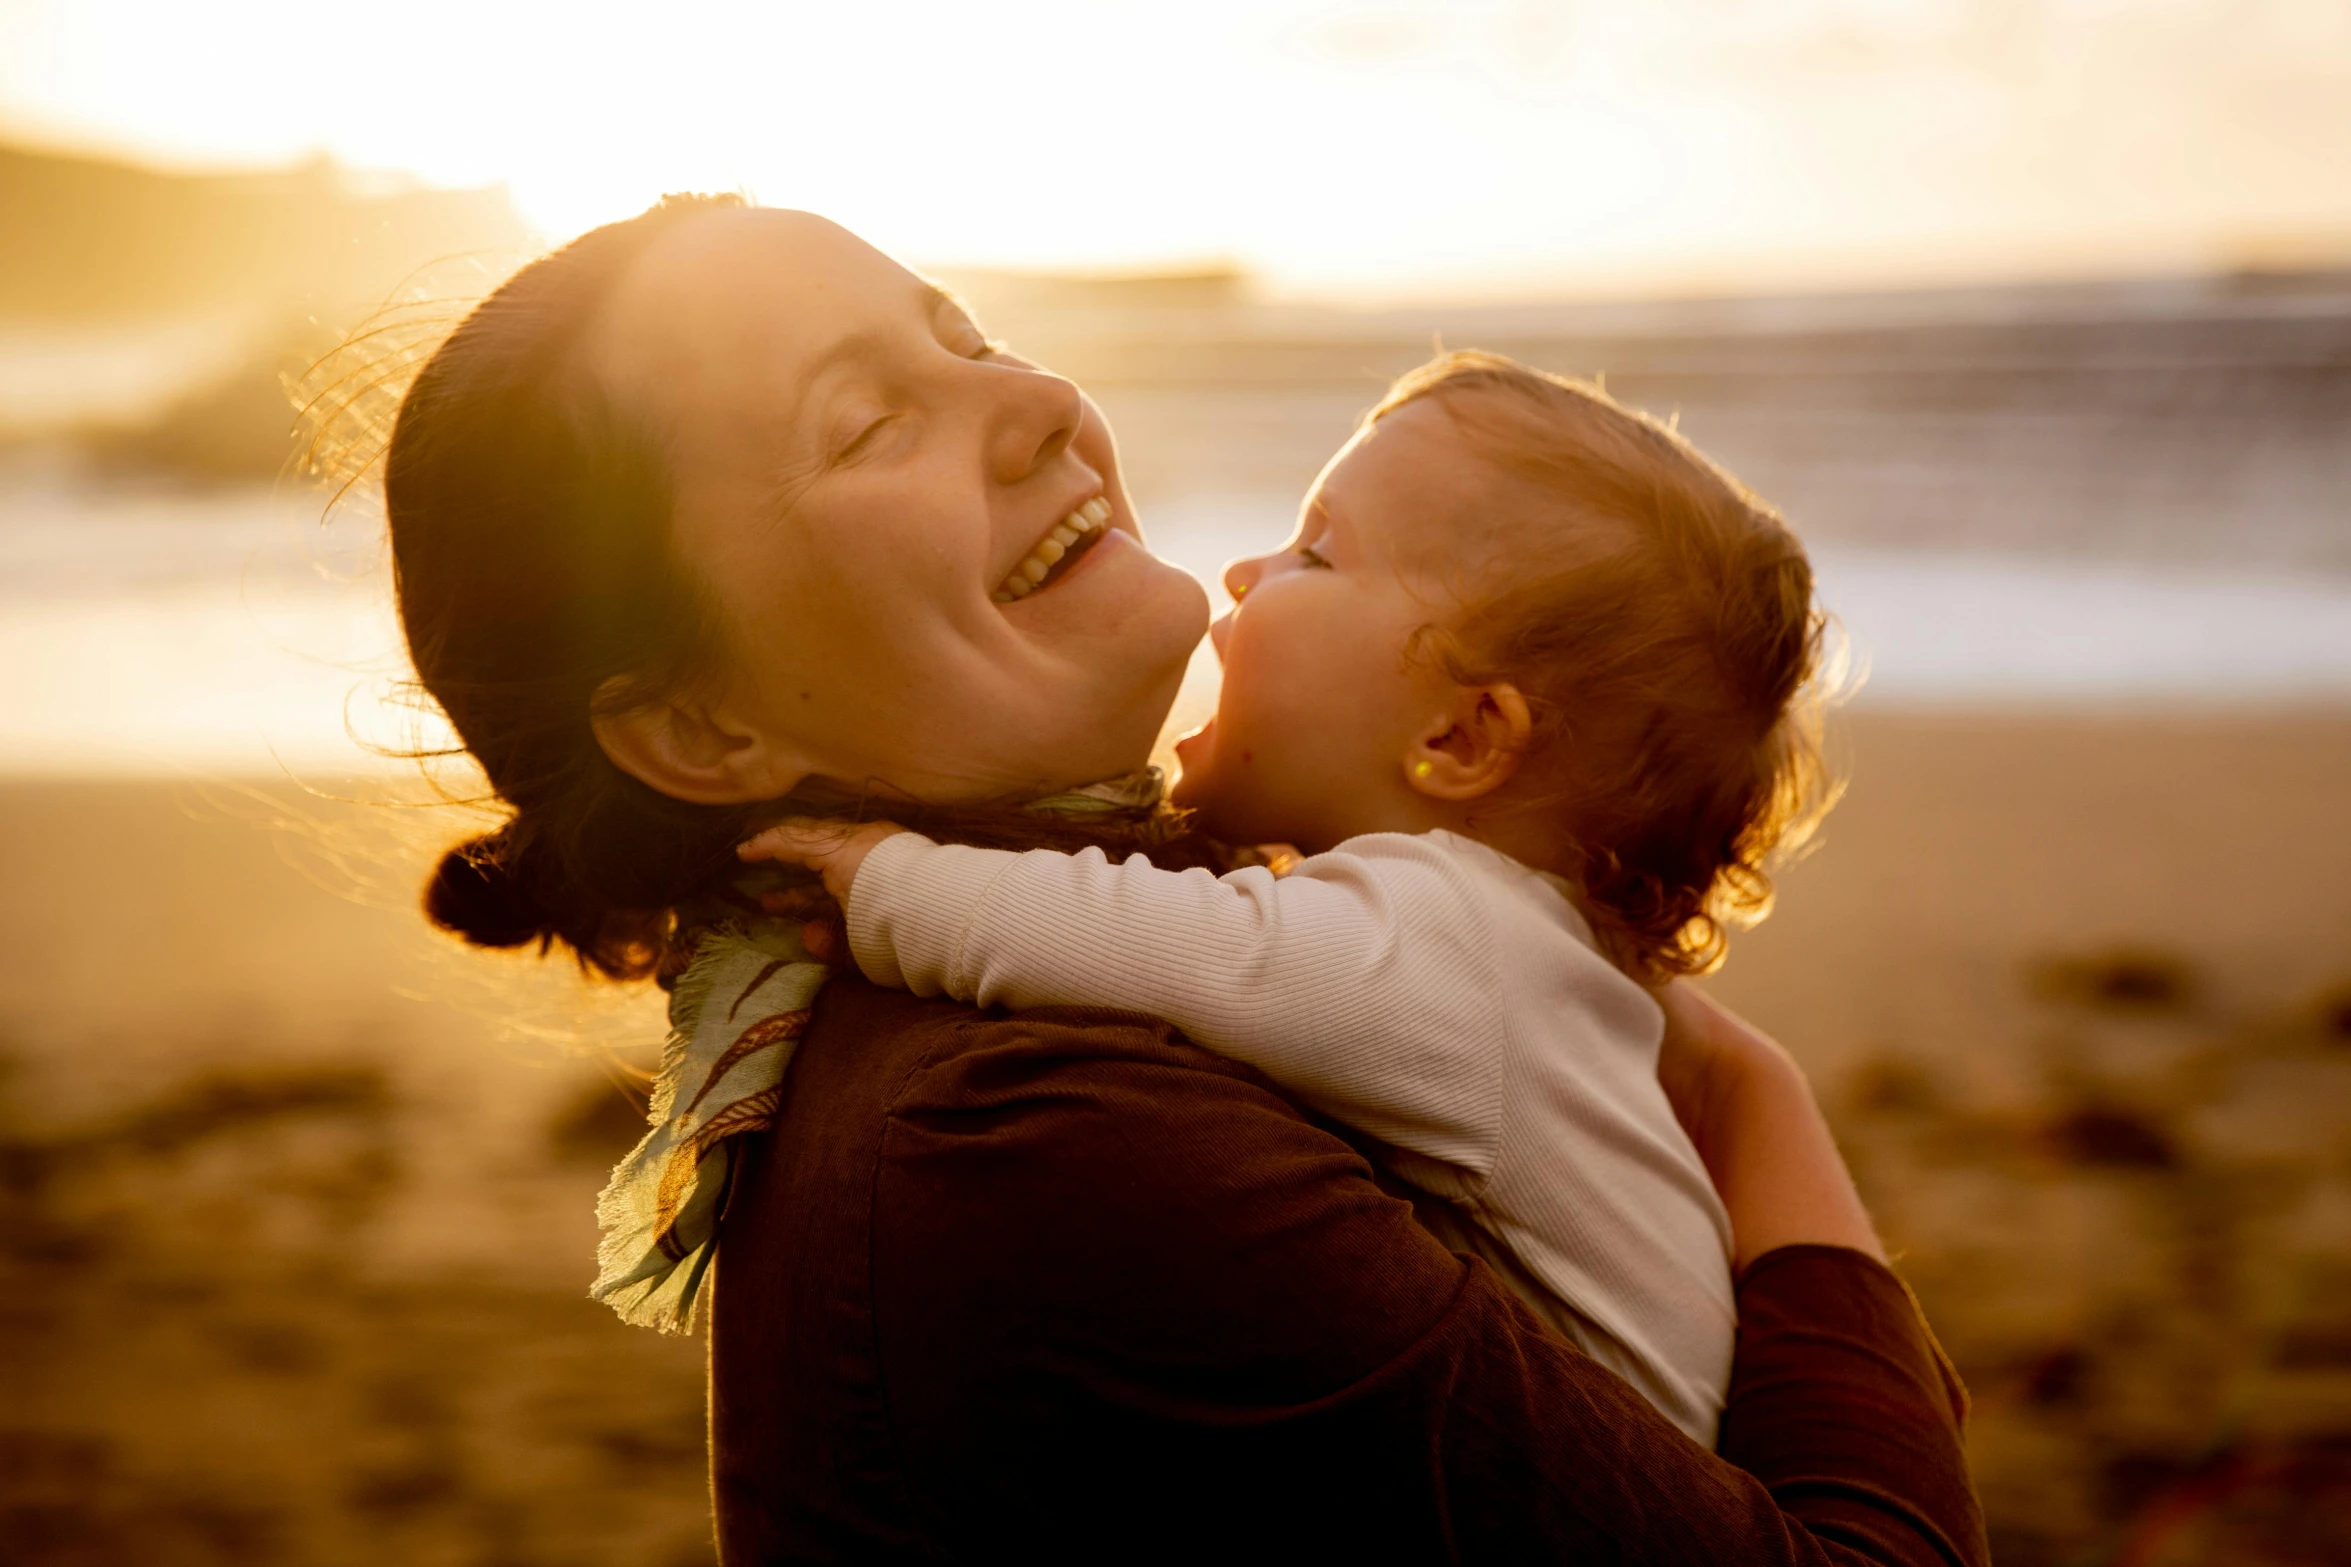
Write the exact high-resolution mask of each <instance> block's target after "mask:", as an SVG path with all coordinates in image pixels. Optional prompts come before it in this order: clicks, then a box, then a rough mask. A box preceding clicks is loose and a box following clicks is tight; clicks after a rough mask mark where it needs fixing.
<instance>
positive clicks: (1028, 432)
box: [989, 367, 1086, 484]
mask: <svg viewBox="0 0 2351 1567" xmlns="http://www.w3.org/2000/svg"><path fill="white" fill-rule="evenodd" d="M1002 377H1003V378H1002V380H1001V381H1000V382H998V384H997V397H998V398H999V402H998V404H997V407H996V419H995V430H994V432H993V436H992V439H991V441H990V448H991V449H990V451H989V464H990V466H991V467H992V468H993V469H994V470H995V475H996V480H997V482H998V483H1000V484H1018V483H1019V482H1020V481H1021V480H1023V479H1025V478H1027V477H1028V476H1029V475H1030V474H1032V473H1035V472H1036V471H1037V470H1039V469H1040V468H1043V467H1044V466H1045V465H1046V464H1048V463H1050V462H1051V461H1053V459H1054V458H1056V457H1058V456H1060V455H1061V454H1062V452H1063V451H1065V450H1067V449H1068V447H1069V443H1070V442H1071V441H1072V440H1073V439H1075V438H1076V436H1077V433H1078V429H1079V427H1080V426H1081V425H1083V424H1084V423H1085V421H1086V402H1085V398H1084V396H1083V395H1082V394H1080V392H1079V391H1078V388H1077V383H1076V382H1074V381H1071V380H1068V379H1065V378H1064V377H1062V376H1058V375H1055V374H1053V373H1052V372H1051V371H1048V370H1034V369H1029V368H1026V367H1022V368H1017V369H1015V368H1011V367H1005V369H1004V370H1003V371H1002Z"/></svg>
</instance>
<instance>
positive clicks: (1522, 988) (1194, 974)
mask: <svg viewBox="0 0 2351 1567" xmlns="http://www.w3.org/2000/svg"><path fill="white" fill-rule="evenodd" d="M1225 580H1226V584H1227V586H1228V587H1229V588H1230V590H1231V592H1232V595H1233V597H1234V599H1235V600H1236V601H1238V602H1237V605H1236V607H1235V609H1234V610H1233V612H1232V613H1231V614H1229V615H1227V616H1225V617H1224V618H1223V619H1221V620H1219V621H1218V622H1217V623H1216V625H1215V626H1214V627H1212V628H1211V631H1210V636H1211V638H1212V640H1213V642H1214V645H1215V647H1216V651H1217V653H1218V656H1219V657H1220V658H1221V659H1222V661H1223V665H1224V684H1223V690H1222V694H1221V697H1220V699H1219V702H1218V706H1217V711H1216V716H1215V718H1214V719H1213V720H1212V721H1211V722H1210V723H1209V724H1207V725H1206V726H1205V727H1203V728H1202V729H1200V730H1199V731H1198V732H1197V733H1195V734H1193V735H1191V736H1189V737H1187V738H1186V739H1185V740H1183V741H1182V742H1181V743H1180V744H1179V745H1178V747H1177V755H1178V757H1179V758H1180V759H1181V761H1182V763H1183V771H1182V779H1181V782H1180V784H1179V785H1178V787H1177V790H1176V794H1175V799H1176V801H1177V803H1178V804H1180V805H1185V806H1189V807H1191V808H1192V809H1193V810H1195V811H1196V812H1197V813H1198V821H1199V823H1200V825H1201V826H1202V827H1203V828H1205V829H1206V830H1207V831H1208V832H1210V833H1212V834H1214V835H1216V836H1217V837H1219V838H1221V839H1223V840H1225V841H1227V842H1233V843H1279V844H1286V845H1293V846H1295V847H1296V848H1297V849H1298V850H1300V851H1301V852H1302V853H1303V858H1300V859H1298V860H1297V861H1296V862H1295V864H1294V865H1292V866H1290V867H1289V868H1288V869H1287V873H1286V874H1282V875H1277V874H1275V872H1274V871H1273V870H1272V869H1268V868H1265V867H1253V868H1247V869H1242V870H1237V871H1234V872H1232V873H1231V874H1229V875H1226V876H1222V877H1218V876H1214V875H1212V874H1211V873H1210V872H1208V871H1205V870H1190V871H1183V872H1175V871H1163V870H1159V869H1156V868H1154V867H1153V866H1152V865H1151V863H1150V862H1149V860H1148V859H1147V858H1145V857H1143V856H1141V855H1135V856H1131V857H1129V858H1128V859H1126V860H1125V861H1123V862H1122V863H1116V864H1113V863H1111V862H1110V861H1109V860H1108V859H1106V858H1105V857H1104V856H1103V854H1102V853H1101V852H1100V851H1099V850H1088V851H1086V852H1084V853H1081V854H1077V855H1074V856H1073V855H1065V854H1060V853H1055V852H1050V851H1033V852H1029V853H1010V852H1004V851H1000V850H991V849H975V848H967V847H960V846H954V845H943V844H937V843H933V842H931V841H930V840H929V839H927V838H924V837H921V836H919V835H917V834H914V833H911V832H907V831H904V830H902V829H900V828H898V827H895V826H893V825H891V824H888V823H870V824H865V825H861V826H858V827H854V828H848V827H844V826H843V825H842V824H838V823H811V822H794V823H787V824H784V825H783V826H780V827H777V828H774V829H771V830H770V831H768V832H766V833H763V834H761V835H760V836H759V837H757V838H754V839H753V840H751V841H750V842H749V843H747V844H745V845H744V846H743V850H742V852H743V854H744V856H745V857H746V858H750V859H777V860H784V861H789V862H793V863H797V864H801V865H804V866H808V867H810V868H812V869H815V870H817V871H819V872H821V873H822V874H823V876H824V879H825V882H826V884H827V886H828V887H829V888H830V889H831V890H832V892H833V895H834V896H835V897H836V898H837V899H839V901H840V903H841V905H842V908H843V909H844V911H845V914H846V920H847V928H848V937H849V945H850V948H851V951H852V952H853V954H854V956H855V958H856V961H857V964H858V966H859V967H860V968H861V969H863V970H864V972H865V974H866V975H867V977H869V978H870V979H872V980H873V981H875V982H876V983H878V984H886V985H898V986H903V987H905V988H907V989H910V990H913V991H915V992H916V993H918V994H922V995H936V994H940V993H945V994H947V995H951V996H954V997H956V998H957V999H959V1000H962V1001H967V1002H974V1003H977V1004H979V1005H982V1006H992V1005H1002V1006H1008V1007H1016V1008H1018V1007H1034V1006H1043V1005H1047V1004H1054V1003H1061V1004H1081V1005H1090V1006H1102V1007H1113V1008H1119V1009H1122V1010H1129V1011H1134V1012H1142V1013H1149V1014H1151V1015H1153V1016H1156V1017H1161V1018H1165V1019H1167V1020H1168V1021H1170V1022H1172V1023H1174V1024H1176V1025H1177V1026H1178V1027H1180V1028H1182V1029H1183V1030H1184V1031H1185V1032H1186V1033H1187V1034H1189V1035H1190V1036H1191V1037H1192V1038H1193V1039H1195V1040H1196V1041H1198V1042H1199V1043H1200V1044H1202V1045H1204V1046H1206V1047H1208V1048H1209V1049H1212V1050H1215V1051H1218V1052H1220V1053H1222V1054H1225V1055H1229V1056H1232V1057H1234V1058H1236V1059H1238V1060H1241V1061H1244V1062H1247V1063H1248V1064H1249V1065H1251V1066H1254V1067H1256V1068H1257V1069H1259V1070H1260V1071H1262V1072H1264V1073H1265V1074H1266V1075H1267V1076H1268V1077H1270V1078H1271V1079H1273V1080H1274V1081H1275V1082H1276V1083H1278V1084H1280V1085H1281V1086H1282V1087H1283V1088H1285V1089H1286V1090H1287V1091H1289V1092H1290V1093H1291V1094H1293V1095H1295V1096H1296V1097H1297V1098H1298V1099H1300V1100H1301V1101H1303V1102H1304V1103H1306V1104H1307V1105H1310V1106H1312V1107H1313V1108H1314V1109H1316V1110H1319V1111H1321V1112H1323V1113H1325V1114H1327V1115H1329V1116H1331V1117H1332V1118H1334V1119H1336V1120H1338V1121H1341V1122H1343V1123H1345V1124H1347V1125H1348V1126H1350V1127H1352V1128H1354V1129H1355V1130H1356V1131H1358V1132H1360V1133H1362V1134H1364V1136H1366V1137H1367V1138H1369V1139H1371V1140H1372V1141H1373V1142H1374V1143H1376V1144H1377V1145H1378V1151H1379V1157H1380V1158H1381V1160H1382V1162H1384V1163H1385V1164H1387V1165H1388V1167H1389V1168H1390V1170H1391V1171H1392V1173H1394V1174H1395V1175H1396V1176H1398V1177H1399V1178H1401V1179H1402V1180H1403V1181H1404V1182H1405V1183H1407V1184H1408V1185H1410V1186H1412V1187H1416V1188H1418V1189H1420V1190H1422V1191H1425V1192H1429V1193H1433V1194H1434V1195H1436V1196H1438V1197H1442V1198H1445V1199H1447V1201H1448V1203H1449V1204H1450V1205H1451V1207H1450V1210H1449V1211H1448V1209H1446V1208H1445V1207H1444V1206H1442V1205H1436V1204H1429V1205H1424V1207H1425V1208H1426V1210H1427V1213H1428V1214H1429V1216H1431V1217H1432V1219H1433V1222H1434V1223H1435V1224H1436V1225H1437V1226H1438V1227H1439V1228H1440V1233H1442V1234H1443V1235H1444V1238H1445V1239H1446V1240H1447V1241H1448V1242H1449V1243H1451V1244H1453V1245H1455V1246H1457V1247H1459V1248H1460V1249H1464V1250H1469V1251H1473V1252H1475V1253H1477V1254H1478V1255H1480V1256H1482V1257H1484V1258H1485V1259H1486V1260H1487V1261H1488V1262H1489V1263H1490V1264H1492V1265H1493V1266H1494V1267H1495V1268H1496V1269H1497V1270H1498V1271H1499V1272H1500V1273H1501V1274H1502V1275H1503V1277H1504V1278H1506V1279H1507V1280H1508V1281H1509V1282H1510V1283H1511V1284H1512V1285H1513V1287H1514V1288H1515V1289H1516V1290H1517V1291H1518V1292H1519V1293H1520V1294H1521V1295H1522V1296H1523V1297H1524V1298H1526V1299H1527V1300H1528V1301H1529V1303H1530V1304H1532V1305H1533V1306H1534V1307H1535V1308H1536V1309H1537V1310H1538V1311H1540V1312H1542V1313H1543V1314H1544V1315H1545V1316H1546V1317H1547V1318H1548V1319H1549V1320H1550V1321H1551V1322H1552V1323H1553V1324H1555V1325H1556V1326H1557V1327H1558V1328H1559V1329H1560V1330H1561V1331H1562V1332H1563V1333H1564V1334H1566V1335H1567V1337H1568V1338H1569V1339H1570V1340H1571V1341H1573V1342H1574V1343H1576V1344H1578V1345H1579V1346H1581V1347H1582V1348H1583V1349H1585V1350H1586V1351H1588V1352H1589V1353H1590V1354H1592V1355H1593V1356H1595V1357H1597V1358H1598V1359H1600V1360H1601V1361H1602V1362H1604V1363H1605V1364H1607V1365H1609V1366H1610V1367H1612V1368H1613V1369H1615V1370H1616V1371H1618V1372H1619V1373H1621V1374H1622V1375H1623V1376H1625V1377H1626V1378H1627V1379H1628V1380H1630V1381H1631V1382H1632V1383H1633V1385H1634V1386H1635V1387H1637V1388H1639V1389H1640V1390H1641V1391H1642V1392H1643V1393H1644V1394H1645V1395H1646V1396H1647V1397H1648V1398H1649V1399H1650V1401H1651V1402H1652V1403H1654V1404H1655V1405H1656V1406H1657V1407H1658V1408H1659V1409H1660V1410H1662V1411H1663V1412H1664V1413H1665V1414H1666V1415H1667V1416H1668V1417H1670V1418H1671V1419H1672V1420H1673V1421H1674V1422H1675V1423H1676V1424H1678V1425H1679V1426H1680V1427H1681V1428H1682V1429H1683V1430H1684V1431H1686V1432H1688V1433H1689V1434H1690V1435H1691V1436H1692V1437H1693V1438H1695V1439H1697V1440H1698V1441H1700V1442H1702V1443H1706V1444H1708V1445H1710V1446H1711V1445H1712V1443H1713V1440H1714V1435H1715V1426H1716V1422H1717V1420H1718V1418H1719V1416H1720V1413H1721V1409H1722V1403H1723V1397H1724V1393H1725V1390H1726V1385H1727V1383H1728V1380H1729V1376H1730V1366H1731V1347H1732V1337H1733V1332H1734V1329H1735V1327H1736V1321H1735V1313H1734V1307H1733V1299H1732V1288H1731V1276H1730V1264H1729V1256H1730V1235H1729V1226H1728V1223H1727V1221H1726V1219H1725V1216H1724V1213H1723V1209H1722V1205H1721V1203H1720V1202H1719V1201H1718V1200H1717V1198H1716V1196H1715V1192H1714V1188H1713V1186H1712V1185H1711V1184H1710V1183H1709V1182H1708V1180H1707V1176H1706V1170H1705V1168H1704V1166H1703V1165H1702V1164H1701V1163H1700V1161H1699V1158H1698V1154H1697V1152H1696V1150H1695V1149H1694V1148H1693V1147H1692V1146H1691V1144H1690V1141H1689V1139H1688V1138H1687V1137H1686V1136H1685V1135H1684V1134H1683V1132H1682V1130H1681V1128H1680V1126H1679V1125H1678V1124H1677V1123H1676V1121H1675V1120H1674V1117H1673V1113H1672V1111H1671V1109H1670V1108H1669V1107H1668V1105H1667V1103H1666V1099H1665V1095H1664V1093H1663V1091H1662V1090H1661V1089H1660V1087H1659V1085H1658V1081H1657V1051H1658V1043H1659V1039H1660V1036H1661V1033H1662V1015H1661V1013H1660V1011H1659V1008H1658V1005H1657V1003H1656V1001H1655V1000H1654V999H1653V997H1652V993H1651V990H1650V988H1649V987H1651V986H1654V985H1657V984H1660V983H1663V982H1664V981H1666V980H1668V979H1670V978H1672V977H1673V976H1675V975H1679V974H1689V973H1696V972H1701V971H1703V970H1705V969H1708V968H1710V967H1712V966H1713V964H1714V963H1715V962H1716V961H1717V960H1718V959H1719V957H1720V955H1721V952H1722V948H1723V942H1724V924H1725V922H1726V921H1729V920H1732V919H1734V918H1736V917H1738V916H1742V915H1749V916H1752V915H1756V914H1760V913H1761V912H1762V911H1763V909H1764V908H1765V906H1766V905H1767V903H1768V899H1769V893H1770V885H1769V882H1768V881H1767V880H1766V878H1765V875H1764V871H1763V863H1764V861H1765V859H1766V857H1767V856H1768V855H1769V854H1770V853H1771V852H1772V851H1773V850H1774V849H1775V848H1777V847H1779V846H1780V845H1781V844H1782V842H1783V841H1785V840H1787V839H1789V838H1790V837H1791V836H1792V835H1793V833H1794V832H1795V831H1796V830H1797V829H1800V828H1801V827H1803V826H1806V825H1808V824H1809V821H1810V819H1811V818H1812V817H1813V816H1814V815H1816V814H1817V808H1818V806H1819V803H1820V801H1821V800H1822V799H1823V798H1824V791H1823V789H1822V774H1821V770H1820V767H1819V764H1818V753H1817V750H1816V749H1815V748H1814V746H1813V744H1812V731H1811V728H1810V726H1809V722H1808V720H1809V715H1810V713H1811V707H1810V705H1809V704H1808V703H1806V702H1805V701H1804V700H1803V696H1804V693H1805V692H1806V689H1807V686H1808V682H1809V680H1810V677H1811V675H1812V673H1813V671H1814V668H1815V665H1816V664H1817V662H1818V653H1819V646H1820V619H1819V617H1818V616H1817V615H1816V613H1815V612H1814V610H1813V607H1812V577H1811V571H1810V568H1809V567H1808V565H1807V563H1806V561H1805V557H1804V553H1803V550H1802V548H1801V546H1800V545H1799V544H1798V543H1797V541H1796V539H1795V538H1794V536H1793V535H1792V534H1790V532H1789V531H1788V530H1787V528H1786V527H1785V526H1783V525H1782V524H1781V522H1780V521H1779V519H1778V518H1777V517H1776V516H1775V515H1774V514H1773V513H1772V512H1771V511H1770V510H1769V509H1768V508H1766V507H1765V506H1763V505H1762V504H1761V503H1760V502H1758V501H1757V500H1756V499H1755V498H1754V497H1753V496H1751V495H1749V494H1748V493H1747V492H1746V491H1745V490H1744V489H1742V488H1741V487H1740V486H1739V485H1738V484H1737V483H1736V482H1735V481H1733V480H1731V479H1730V478H1728V477H1727V476H1726V475H1724V474H1723V473H1722V472H1721V471H1720V470H1718V469H1716V468H1714V467H1713V466H1711V465H1710V464H1709V463H1708V462H1707V461H1706V460H1705V459H1704V458H1703V457H1701V456H1699V454H1698V453H1697V452H1696V451H1694V450H1693V449H1692V448H1691V447H1690V446H1689V445H1688V444H1687V443H1685V442H1684V441H1682V440H1681V439H1680V438H1679V437H1677V436H1676V435H1674V434H1673V433H1672V432H1670V431H1668V430H1667V429H1665V428H1664V427H1663V426H1661V425H1659V424H1657V423H1656V422H1655V421H1653V420H1650V419H1647V418H1645V417H1643V416H1641V415H1639V414H1636V413H1633V412H1631V411H1628V410H1626V409H1624V408H1622V407H1619V406H1618V405H1617V404H1616V403H1614V402H1612V401H1610V400H1609V399H1608V398H1607V397H1606V396H1605V395H1604V394H1602V393H1600V392H1599V391H1597V390H1595V389H1592V388H1590V387H1586V386H1583V385H1580V384H1577V383H1575V382H1571V381H1567V380H1563V379H1560V378H1558V377H1554V376H1549V375H1544V374H1541V373H1539V372H1536V371H1533V370H1530V369H1527V368H1525V367H1523V366H1521V365H1518V364H1515V363H1513V362H1512V361H1510V360H1507V359H1503V358H1500V357H1498V356H1495V355H1490V354H1474V353H1457V354H1451V355H1447V356H1445V357H1443V358H1440V359H1438V360H1436V361H1434V362H1433V363H1431V364H1428V365H1424V366H1423V367H1421V368H1420V369H1418V370H1416V371H1413V372H1412V373H1411V374H1409V375H1407V376H1405V377H1404V378H1403V379H1402V380H1400V381H1398V382H1397V383H1396V385H1395V386H1394V387H1393V388H1391V389H1390V391H1389V392H1388V395H1387V396H1386V398H1385V399H1384V400H1382V401H1381V403H1380V404H1379V406H1378V407H1376V408H1375V409H1373V410H1372V412H1371V413H1370V414H1369V415H1368V416H1367V417H1366V419H1365V420H1364V423H1363V426H1362V428H1361V429H1360V431H1359V432H1358V433H1357V434H1356V436H1355V438H1354V439H1353V440H1352V441H1351V442H1349V443H1348V445H1347V446H1346V448H1345V449H1343V450H1342V451H1341V452H1340V453H1339V455H1338V456H1337V457H1335V458H1334V459H1332V461H1331V463H1330V465H1329V466H1328V467H1327V468H1325V469H1324V470H1323V473H1322V475H1321V477H1320V478H1319V479H1318V480H1317V481H1316V483H1315V486H1314V489H1313V491H1312V493H1311V494H1310V495H1309V496H1308V498H1307V501H1306V504H1305V507H1304V509H1303V511H1302V513H1301V520H1300V522H1299V525H1298V530H1297V533H1296V535H1295V536H1294V538H1293V539H1292V540H1291V542H1290V543H1289V544H1288V545H1287V546H1286V547H1285V548H1284V549H1282V550H1281V551H1280V552H1278V553H1276V554H1271V555H1264V556H1259V557H1257V558H1255V559H1251V560H1244V561H1241V562H1238V563H1236V564H1235V565H1233V566H1231V567H1230V568H1228V570H1227V572H1226V578H1225ZM1452 1214H1459V1215H1461V1216H1463V1217H1465V1218H1466V1219H1467V1221H1468V1223H1467V1224H1466V1225H1463V1224H1460V1223H1458V1222H1455V1221H1453V1219H1452V1217H1451V1215H1452Z"/></svg>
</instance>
